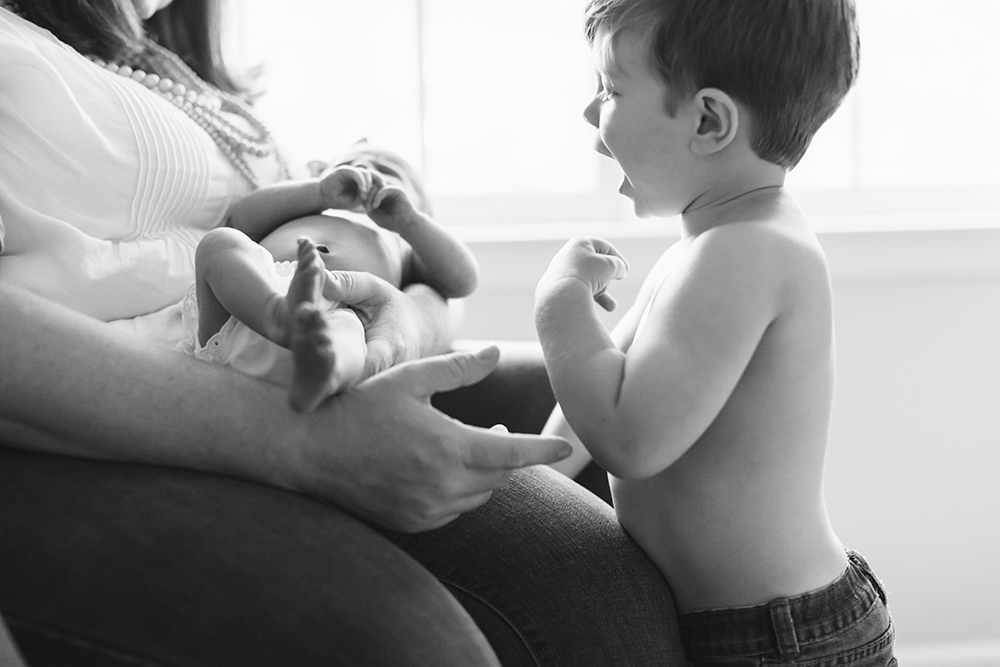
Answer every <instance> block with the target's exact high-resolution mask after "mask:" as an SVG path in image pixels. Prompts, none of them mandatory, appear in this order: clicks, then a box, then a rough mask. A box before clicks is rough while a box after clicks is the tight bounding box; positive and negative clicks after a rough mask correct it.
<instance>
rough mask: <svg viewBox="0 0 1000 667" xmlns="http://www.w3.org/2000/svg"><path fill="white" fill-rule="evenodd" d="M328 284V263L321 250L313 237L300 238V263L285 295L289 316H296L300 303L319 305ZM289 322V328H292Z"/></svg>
mask: <svg viewBox="0 0 1000 667" xmlns="http://www.w3.org/2000/svg"><path fill="white" fill-rule="evenodd" d="M324 285H326V265H325V264H324V263H323V259H322V258H321V257H320V256H319V250H318V249H317V248H316V246H315V245H314V244H313V242H312V240H311V239H307V238H304V237H303V238H301V239H299V251H298V264H297V265H296V267H295V274H294V275H293V276H292V282H291V283H289V285H288V293H287V294H286V295H285V302H286V307H287V309H288V314H289V317H294V314H295V311H296V310H298V307H299V305H300V304H303V303H312V304H315V305H317V306H318V305H319V303H320V299H321V297H322V296H323V286H324ZM291 326H292V325H291V324H289V328H291Z"/></svg>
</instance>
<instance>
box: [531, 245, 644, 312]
mask: <svg viewBox="0 0 1000 667" xmlns="http://www.w3.org/2000/svg"><path fill="white" fill-rule="evenodd" d="M627 273H628V263H627V262H626V261H625V258H623V257H622V256H621V254H620V253H619V252H618V250H617V249H616V248H615V247H614V246H613V245H611V244H610V243H608V242H607V241H605V240H604V239H599V238H584V237H576V238H573V239H570V240H569V241H568V242H567V243H566V245H564V246H563V247H562V249H560V250H559V252H558V253H556V256H555V257H553V258H552V262H551V263H550V264H549V268H548V269H547V270H546V271H545V274H544V275H543V276H542V278H541V280H540V281H539V283H538V291H539V292H544V291H545V290H546V289H547V288H548V287H549V286H551V285H554V284H555V283H558V282H559V281H561V280H564V279H567V278H570V279H574V280H578V281H580V282H581V283H583V284H584V285H586V286H587V287H588V288H589V289H590V292H591V294H592V295H593V296H594V301H596V302H597V304H598V305H599V306H601V307H602V308H604V310H607V311H612V310H614V309H615V308H616V307H617V305H618V304H617V302H616V301H615V300H614V298H613V297H612V296H611V295H610V294H608V293H607V289H608V286H609V285H610V284H611V281H612V280H621V279H622V278H624V277H625V275H626V274H627Z"/></svg>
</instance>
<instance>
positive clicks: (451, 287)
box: [369, 188, 479, 299]
mask: <svg viewBox="0 0 1000 667" xmlns="http://www.w3.org/2000/svg"><path fill="white" fill-rule="evenodd" d="M387 190H390V192H388V194H387V196H386V197H385V198H384V199H382V200H381V201H380V202H379V206H378V208H377V209H374V210H373V211H371V212H370V213H369V217H371V218H372V220H374V221H375V222H376V224H378V225H379V226H381V227H385V228H387V229H392V228H393V227H388V226H387V224H383V223H384V222H385V221H387V220H392V221H394V227H395V231H396V232H397V233H398V234H399V235H400V236H401V237H403V240H404V241H406V242H407V243H409V244H410V248H411V249H412V253H411V255H410V272H409V274H407V273H406V272H405V271H404V274H403V284H404V285H405V284H409V283H423V284H425V285H430V286H431V287H433V288H434V289H435V290H437V291H438V292H439V293H440V294H441V296H443V297H445V298H448V299H457V298H460V297H463V296H468V295H470V294H472V292H473V291H474V290H475V289H476V283H477V282H478V280H479V264H478V263H477V262H476V258H475V256H474V255H473V254H472V251H471V250H469V248H468V246H466V245H465V244H464V243H462V242H461V241H459V240H458V239H457V238H455V236H453V235H452V234H451V232H449V231H448V230H446V229H445V228H444V227H442V226H441V225H439V224H438V223H436V222H435V221H434V220H433V219H432V218H431V217H430V216H429V215H427V214H425V213H423V212H422V211H418V210H416V209H415V208H413V206H412V205H411V204H410V203H409V199H408V198H406V195H405V193H404V192H403V191H402V190H396V189H395V188H387Z"/></svg>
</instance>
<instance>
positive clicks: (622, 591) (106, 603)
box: [0, 446, 684, 667]
mask: <svg viewBox="0 0 1000 667" xmlns="http://www.w3.org/2000/svg"><path fill="white" fill-rule="evenodd" d="M393 539H394V540H395V541H397V542H399V544H400V545H402V546H403V547H404V548H405V549H406V550H408V551H410V553H411V554H412V556H411V555H408V554H407V553H405V552H404V551H403V550H401V549H400V548H398V547H397V546H395V545H393V544H392V543H391V542H390V541H389V540H387V539H386V538H385V537H384V536H383V535H381V534H379V532H377V531H375V530H373V529H372V528H371V527H370V526H368V525H367V524H365V523H362V522H360V521H358V520H357V519H355V518H353V517H351V516H350V515H348V514H346V513H344V512H342V511H340V510H339V509H337V508H335V507H332V506H330V505H328V504H326V503H322V502H319V501H317V500H314V499H312V498H308V497H305V496H302V495H299V494H296V493H291V492H287V491H283V490H280V489H276V488H272V487H268V486H264V485H260V484H254V483H251V482H246V481H242V480H237V479H231V478H226V477H222V476H217V475H205V474H201V473H195V472H190V471H184V470H174V469H168V468H160V467H155V466H141V465H126V464H116V463H106V462H95V461H85V460H78V459H72V458H68V457H60V456H47V455H40V454H29V453H23V452H18V451H16V450H12V449H7V448H4V447H2V446H0V612H2V615H3V618H4V620H5V621H6V623H7V625H8V627H9V628H10V631H11V634H12V635H13V638H14V641H15V642H16V643H17V645H18V647H19V648H20V649H21V651H22V653H23V654H24V658H25V660H26V662H27V663H28V664H29V665H31V666H32V667H35V666H36V665H38V666H44V665H79V666H83V665H102V666H109V665H110V666H122V667H124V666H125V665H133V666H134V665H146V666H158V665H171V666H173V667H188V666H195V665H198V666H206V667H207V666H209V665H211V666H213V667H225V666H227V665H232V666H234V667H235V666H239V667H257V666H261V667H262V666H268V667H270V666H273V665H282V666H283V667H285V666H287V667H294V666H296V665H332V666H336V665H350V666H352V667H353V666H361V665H364V666H365V667H376V666H382V665H385V666H392V667H397V666H398V667H404V666H406V665H435V666H436V667H437V666H441V667H445V666H448V665H455V666H461V667H475V666H479V665H486V666H492V667H496V665H498V664H503V665H505V666H519V665H532V666H534V665H555V664H561V665H574V666H577V665H579V666H581V667H582V666H586V665H595V666H596V665H662V666H663V667H680V666H681V665H683V664H684V660H683V652H682V651H681V648H680V640H679V636H678V635H677V627H676V615H675V612H674V608H673V603H672V600H671V597H670V594H669V590H668V588H667V586H666V583H665V581H664V580H663V578H662V576H661V575H660V574H659V572H658V571H657V570H656V568H655V567H653V565H652V563H651V562H649V560H648V559H647V558H646V557H645V555H644V554H643V553H642V552H641V551H640V550H639V549H638V547H636V545H635V544H634V543H633V542H632V541H631V539H629V538H628V536H627V535H626V534H625V533H624V532H623V531H622V530H621V528H620V527H619V526H618V523H617V521H615V517H614V513H613V511H612V510H611V508H609V507H607V505H605V504H603V503H601V501H599V500H597V499H596V498H595V497H594V496H592V495H590V494H588V493H587V492H585V491H584V490H582V489H581V488H580V487H578V486H576V485H575V484H573V483H572V482H569V481H568V480H565V479H563V478H560V477H558V476H556V475H555V474H554V473H551V471H549V472H548V473H547V472H545V471H543V470H527V471H522V472H519V473H517V474H515V475H514V478H513V480H512V481H511V483H510V484H509V485H508V486H507V487H506V488H504V489H502V490H499V491H497V492H496V493H495V494H494V498H493V500H491V501H490V502H489V503H488V504H487V505H485V506H484V507H482V508H480V509H479V510H477V511H476V512H472V513H470V514H468V515H466V516H464V517H461V518H460V519H459V520H457V521H455V522H453V523H452V524H449V525H448V526H446V527H444V528H442V529H439V530H437V531H431V532H429V533H425V534H420V535H408V536H407V535H395V536H393ZM414 556H415V557H416V558H414ZM428 570H430V571H428ZM432 573H433V575H437V576H436V577H435V576H433V575H432ZM439 580H440V581H439ZM442 582H443V584H442ZM498 657H499V661H498Z"/></svg>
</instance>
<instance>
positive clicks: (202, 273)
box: [195, 227, 291, 347]
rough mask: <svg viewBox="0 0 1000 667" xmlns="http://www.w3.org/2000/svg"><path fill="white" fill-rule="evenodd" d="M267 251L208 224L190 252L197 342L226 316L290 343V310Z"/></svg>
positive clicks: (216, 328)
mask: <svg viewBox="0 0 1000 667" xmlns="http://www.w3.org/2000/svg"><path fill="white" fill-rule="evenodd" d="M273 266H274V259H273V258H272V257H271V255H270V253H268V252H267V251H266V250H264V249H263V248H261V247H260V246H259V245H258V244H256V243H254V242H253V241H252V240H250V238H249V237H248V236H246V235H245V234H243V233H242V232H239V231H237V230H235V229H231V228H228V227H221V228H218V229H213V230H212V231H210V232H209V233H208V234H206V235H205V238H203V239H202V241H201V243H199V244H198V250H197V252H196V253H195V284H196V289H197V292H198V341H199V342H200V343H201V344H202V345H204V344H205V343H206V342H207V341H208V339H209V338H211V337H212V336H213V335H214V334H216V333H217V332H218V331H219V330H220V329H221V328H222V326H223V325H224V324H225V323H226V321H227V320H229V318H230V317H235V318H236V319H238V320H239V321H240V322H242V323H243V324H245V325H246V326H248V327H249V328H251V329H253V330H254V331H256V332H257V333H258V334H260V335H261V336H264V337H265V338H267V339H268V340H271V341H273V342H275V343H277V344H278V345H281V346H282V347H289V341H290V337H291V329H290V321H289V320H290V312H291V311H290V310H289V308H288V305H287V303H286V300H285V295H284V294H283V292H282V290H281V288H280V286H279V285H278V284H276V281H275V279H274V273H273Z"/></svg>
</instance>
